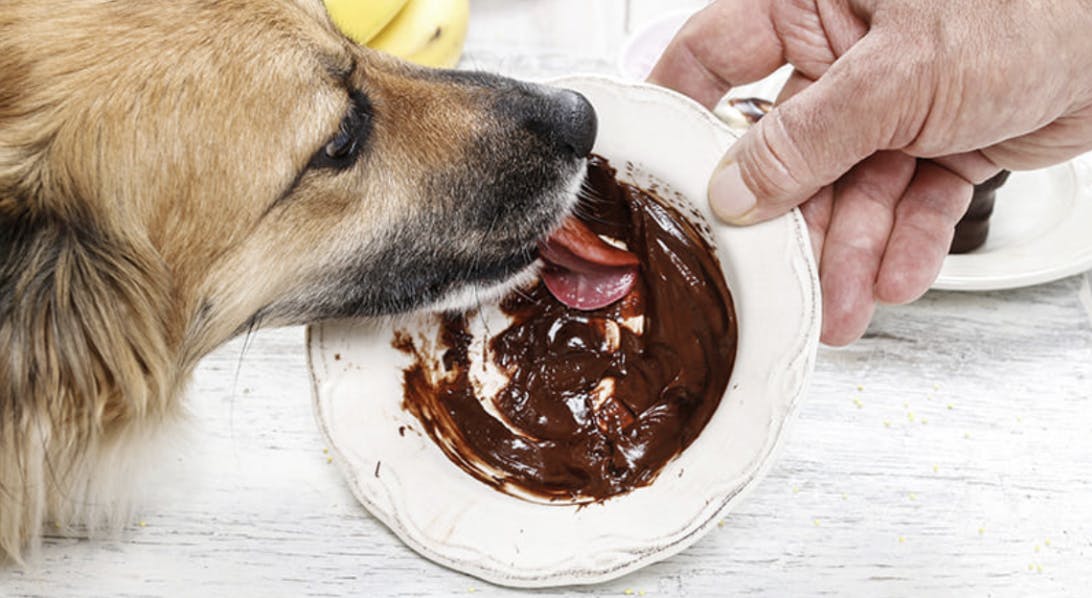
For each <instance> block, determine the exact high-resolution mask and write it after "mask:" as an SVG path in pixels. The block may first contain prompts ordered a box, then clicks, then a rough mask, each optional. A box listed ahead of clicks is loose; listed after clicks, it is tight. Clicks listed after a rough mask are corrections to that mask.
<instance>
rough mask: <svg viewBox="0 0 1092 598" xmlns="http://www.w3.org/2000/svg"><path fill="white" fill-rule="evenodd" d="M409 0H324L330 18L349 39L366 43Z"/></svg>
mask: <svg viewBox="0 0 1092 598" xmlns="http://www.w3.org/2000/svg"><path fill="white" fill-rule="evenodd" d="M408 1H409V0H325V2H326V11H327V12H329V13H330V19H331V20H333V22H334V25H337V28H338V29H340V30H341V32H342V33H344V34H345V35H346V37H348V38H349V39H351V40H353V41H354V42H356V43H358V44H361V45H363V44H366V43H368V42H369V41H370V40H371V39H372V38H373V37H375V35H376V34H377V33H379V32H380V31H381V30H382V29H383V28H384V27H386V26H387V24H388V23H390V22H391V21H393V20H394V18H395V17H396V16H398V13H399V11H401V10H402V8H404V7H405V6H406V4H407V3H408Z"/></svg>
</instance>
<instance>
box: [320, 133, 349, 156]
mask: <svg viewBox="0 0 1092 598" xmlns="http://www.w3.org/2000/svg"><path fill="white" fill-rule="evenodd" d="M354 149H356V140H355V139H353V136H352V135H351V134H349V132H347V131H338V134H337V135H335V136H334V138H333V139H331V140H330V142H329V143H327V144H326V147H325V148H323V151H325V152H326V157H327V158H330V159H331V160H344V159H345V158H346V157H348V156H349V155H350V154H352V153H353V150H354Z"/></svg>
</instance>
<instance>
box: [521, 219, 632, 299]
mask: <svg viewBox="0 0 1092 598" xmlns="http://www.w3.org/2000/svg"><path fill="white" fill-rule="evenodd" d="M539 256H540V257H541V258H542V260H543V261H544V262H546V267H545V268H544V269H543V271H542V280H543V281H544V282H545V283H546V288H548V289H549V290H550V293H552V294H553V296H554V297H556V298H557V300H558V301H560V302H562V303H564V304H565V305H568V306H569V307H572V308H575V309H582V310H593V309H599V308H600V307H606V306H608V305H610V304H611V303H614V302H615V301H618V300H619V299H621V298H622V297H625V296H626V294H627V293H629V291H630V289H632V288H633V285H634V284H635V283H636V282H637V264H638V260H637V256H636V255H634V254H633V253H631V252H629V251H625V250H624V249H618V248H617V247H614V246H612V245H610V244H609V243H607V242H606V241H604V240H603V239H600V238H599V236H598V235H596V234H595V233H594V232H592V230H591V229H589V228H588V227H587V226H586V225H585V224H584V223H583V222H581V221H579V220H577V219H576V218H575V217H572V216H570V217H569V218H568V219H567V220H566V221H565V223H564V224H563V225H562V226H561V229H560V230H558V231H557V232H556V233H554V234H553V235H551V236H550V238H549V239H547V240H546V241H545V242H544V243H542V244H541V245H539Z"/></svg>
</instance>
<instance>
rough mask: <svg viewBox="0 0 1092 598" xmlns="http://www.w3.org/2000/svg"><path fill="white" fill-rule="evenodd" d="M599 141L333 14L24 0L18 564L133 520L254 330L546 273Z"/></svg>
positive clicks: (1, 413) (5, 279) (12, 71)
mask: <svg viewBox="0 0 1092 598" xmlns="http://www.w3.org/2000/svg"><path fill="white" fill-rule="evenodd" d="M595 127H596V121H595V113H594V110H593V109H592V108H591V106H590V104H589V103H588V102H587V100H586V99H584V98H583V97H582V96H580V95H578V94H575V93H573V92H567V91H561V90H553V89H550V88H546V87H541V86H535V85H532V84H528V83H522V82H517V81H514V80H510V79H506V78H502V77H499V76H494V75H489V74H484V73H477V72H461V71H451V70H430V69H424V68H418V67H415V66H411V65H409V64H407V63H404V62H401V61H399V60H396V59H393V58H391V57H387V56H384V55H381V54H379V53H376V52H373V51H369V50H367V49H365V48H362V47H360V46H357V45H354V44H353V43H352V42H350V41H349V40H347V39H346V38H345V37H343V36H342V35H341V34H339V33H338V31H337V30H336V29H335V27H334V26H333V25H332V24H331V22H330V20H329V18H328V17H327V16H326V13H325V10H324V7H323V5H322V2H321V0H216V1H209V0H132V1H129V2H116V1H111V0H51V1H50V2H41V1H40V0H0V346H2V347H3V350H2V351H3V352H2V353H0V552H2V553H3V554H4V555H6V557H7V558H9V559H14V560H16V561H19V560H21V559H25V558H26V557H27V555H28V554H30V552H29V551H28V549H33V547H34V546H36V545H38V544H39V543H40V538H41V535H42V532H43V524H44V522H49V523H50V524H54V523H55V524H57V525H61V526H67V525H70V524H76V523H78V524H81V525H91V526H98V525H102V524H103V522H108V521H110V520H111V514H116V513H118V512H120V511H119V509H120V507H119V504H121V503H123V502H124V500H123V499H122V496H123V495H124V494H125V492H124V490H125V488H126V487H127V486H130V485H132V484H133V482H132V479H131V476H130V474H129V472H130V467H131V464H132V463H133V462H135V461H139V459H140V458H141V457H142V456H143V455H144V453H145V452H146V451H145V447H147V446H149V445H150V444H149V443H152V442H154V440H155V439H156V438H158V437H161V436H162V435H164V434H167V433H169V429H170V427H171V426H172V424H174V423H175V422H177V421H178V420H179V418H180V416H181V414H182V412H183V410H182V406H181V400H180V399H181V393H182V390H183V389H184V387H185V384H186V380H187V378H188V377H189V376H190V373H191V372H192V371H193V369H194V366H195V365H196V364H197V363H198V361H199V360H200V359H201V358H202V356H204V355H206V354H207V353H209V352H210V351H211V350H213V349H215V348H216V347H217V346H219V345H221V344H222V343H224V342H225V341H227V340H229V339H231V338H232V337H234V336H236V335H239V334H240V333H242V332H245V331H249V330H252V329H255V328H258V327H262V326H286V325H298V324H305V323H309V322H314V321H317V320H322V319H327V318H345V317H375V316H384V315H388V314H397V313H402V312H407V311H412V310H420V309H430V308H453V307H459V306H460V305H466V303H467V301H468V299H469V298H472V297H484V296H490V295H496V294H498V293H500V292H502V291H503V290H504V289H507V288H509V287H511V286H512V285H513V284H515V283H516V282H518V281H519V280H523V279H526V278H527V277H528V276H529V275H530V274H529V273H532V272H533V270H534V268H535V267H536V263H537V262H536V247H537V246H538V243H539V242H540V241H541V240H543V239H544V238H546V237H547V236H548V235H549V234H550V233H551V232H552V231H554V230H556V229H557V227H558V226H559V225H560V223H561V221H562V219H563V218H564V217H565V216H566V215H567V214H568V213H570V212H571V210H572V209H573V208H574V206H575V204H576V196H577V191H578V188H579V186H580V182H581V180H582V177H583V173H584V170H585V165H586V156H587V154H588V152H589V151H590V149H591V146H592V144H593V142H594V139H595V135H596V131H595Z"/></svg>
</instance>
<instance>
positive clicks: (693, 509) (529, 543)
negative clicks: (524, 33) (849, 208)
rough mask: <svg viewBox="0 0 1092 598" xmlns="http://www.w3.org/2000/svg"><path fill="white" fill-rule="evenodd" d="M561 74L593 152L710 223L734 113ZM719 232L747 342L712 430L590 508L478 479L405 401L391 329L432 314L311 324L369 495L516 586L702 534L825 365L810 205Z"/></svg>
mask: <svg viewBox="0 0 1092 598" xmlns="http://www.w3.org/2000/svg"><path fill="white" fill-rule="evenodd" d="M557 83H558V84H559V85H561V86H563V87H568V88H571V89H575V90H577V91H580V92H581V93H583V94H585V95H586V96H587V97H588V99H589V100H591V102H592V103H593V104H594V105H595V106H596V108H597V110H598V113H599V118H600V134H599V141H598V142H597V143H596V147H595V151H596V152H597V153H600V154H602V155H604V156H606V157H607V158H608V159H610V160H611V162H612V164H613V165H614V166H615V167H617V168H618V170H619V174H620V177H621V178H623V179H627V180H629V181H630V182H634V183H637V184H644V185H647V184H649V183H650V182H653V181H656V182H658V183H659V184H660V191H661V194H662V195H665V196H674V197H679V198H684V199H682V200H681V201H684V202H686V201H688V200H686V199H685V198H690V199H691V200H693V204H692V207H691V208H690V209H691V210H692V211H695V212H696V213H697V214H700V216H701V217H702V218H704V219H705V220H706V221H707V222H713V220H712V217H711V214H710V213H709V211H708V209H707V207H706V202H705V201H704V197H705V186H706V182H707V181H708V179H709V176H710V174H711V172H712V170H713V168H714V166H715V165H716V163H717V161H718V160H719V158H720V157H721V155H722V154H723V153H724V151H725V149H726V148H727V147H728V146H729V145H731V143H732V142H733V141H734V137H733V135H732V134H731V133H730V132H729V130H728V129H727V127H725V126H724V125H723V124H721V123H720V122H719V121H718V120H717V119H716V118H715V117H713V116H712V114H710V113H709V112H707V111H706V110H704V109H702V108H701V107H700V106H698V105H697V104H696V103H694V102H692V101H691V100H689V99H686V98H684V97H682V96H680V95H678V94H675V93H672V92H669V91H665V90H662V89H658V88H654V87H649V86H645V85H640V84H628V83H621V82H618V81H614V80H610V79H604V78H599V77H575V78H568V79H564V80H562V81H559V82H557ZM627 173H628V174H627ZM676 192H677V194H678V195H676ZM708 232H709V233H710V234H711V235H712V236H713V238H714V239H715V242H716V244H717V255H718V257H719V259H720V261H721V263H722V264H723V266H724V272H725V276H726V279H727V282H728V284H729V287H730V288H731V290H732V293H733V297H734V301H735V305H736V310H737V313H738V316H739V345H738V356H737V360H736V365H735V370H734V371H733V373H732V379H731V382H730V386H729V391H728V392H727V394H726V395H725V398H724V400H723V401H722V402H721V404H720V407H719V408H718V410H717V411H716V413H715V414H714V415H713V417H712V419H711V420H710V422H709V423H708V425H707V426H706V428H705V430H704V431H703V432H702V434H701V435H700V436H699V437H698V438H697V439H696V440H695V441H694V443H693V444H692V445H691V446H690V447H689V448H688V449H687V450H685V451H684V452H683V453H682V454H680V455H679V456H678V457H677V458H676V459H675V460H673V461H671V462H670V463H668V465H667V466H666V467H665V468H664V469H663V471H662V472H661V474H660V476H659V477H658V478H657V479H656V481H655V482H653V483H652V484H651V485H649V486H647V487H645V488H639V489H637V490H635V491H633V492H631V493H629V494H625V495H622V496H619V497H615V498H612V499H609V500H607V501H605V502H602V503H596V504H592V505H587V506H583V507H579V508H578V507H576V506H572V505H546V504H541V503H536V502H531V501H527V500H521V499H518V498H514V497H512V496H509V495H507V494H503V493H500V492H498V491H496V490H494V489H492V488H490V487H488V486H486V485H484V484H482V483H480V482H478V481H477V480H475V479H473V478H471V477H470V476H469V475H467V474H466V473H464V472H463V471H462V470H460V469H459V468H458V467H457V466H456V465H454V464H452V463H451V462H450V461H449V460H448V458H447V457H446V456H444V454H443V453H442V452H441V451H440V449H439V448H438V447H437V446H436V445H435V444H434V443H433V441H432V440H431V439H429V438H428V437H427V436H426V435H424V434H423V433H420V432H419V431H420V430H421V426H420V425H419V424H418V422H417V421H416V420H415V418H414V417H413V416H412V415H410V414H409V413H407V412H406V411H404V410H403V409H402V407H401V403H402V390H403V389H402V370H403V368H404V367H406V366H407V365H408V364H409V361H410V360H409V358H408V357H407V356H405V355H403V354H402V353H400V352H397V351H395V350H393V349H392V348H391V345H390V343H391V338H392V334H393V329H395V328H400V329H410V330H417V331H421V330H424V329H426V328H427V327H428V326H430V325H431V324H429V323H428V322H429V318H430V317H426V316H417V317H415V318H410V319H408V320H405V321H402V322H394V323H392V322H386V323H378V322H359V321H358V322H330V323H326V324H321V325H317V326H314V327H312V328H311V329H310V330H309V332H308V355H309V360H310V366H311V372H312V376H313V382H314V390H315V409H316V415H317V417H318V421H319V424H320V426H321V429H322V433H323V434H324V435H325V437H326V439H327V441H328V442H329V444H330V446H331V447H332V450H333V454H334V456H335V458H336V460H337V462H338V464H339V465H340V467H341V470H342V472H343V473H344V474H345V476H346V478H347V479H348V482H349V485H350V486H351V488H352V490H353V492H354V493H355V494H356V496H357V498H358V499H359V500H360V501H361V502H362V503H363V504H364V506H365V507H367V509H368V510H369V511H370V512H371V513H372V514H373V515H375V516H376V517H377V518H379V519H380V520H381V521H383V522H384V523H385V524H386V525H387V526H388V527H390V529H391V530H392V531H394V533H396V534H397V535H398V536H399V537H400V538H401V539H402V540H403V541H404V542H405V543H406V544H408V545H409V546H410V547H412V548H413V549H414V550H416V551H418V552H419V553H421V554H422V555H424V556H425V557H427V558H429V559H432V560H434V561H436V562H438V563H441V564H444V565H447V566H449V567H451V568H453V569H457V570H459V571H463V572H466V573H469V574H471V575H475V576H477V577H480V578H483V579H485V580H488V581H491V582H495V583H498V584H503V585H509V586H522V587H542V586H556V585H567V584H575V583H590V582H597V581H604V580H607V579H611V578H615V577H618V576H621V575H623V574H625V573H627V572H629V571H632V570H634V569H637V568H639V567H641V566H643V565H646V564H649V563H652V562H655V561H658V560H661V559H663V558H666V557H668V556H670V555H672V554H674V553H676V552H678V551H680V550H682V549H683V548H685V547H687V546H689V545H690V544H692V543H694V542H695V541H697V540H698V538H699V537H701V536H702V535H703V534H704V533H705V532H707V531H708V530H709V529H710V528H711V527H712V526H713V525H714V524H715V522H716V521H717V520H718V519H719V518H720V517H723V516H724V514H725V513H726V512H727V511H729V510H730V509H731V508H732V507H733V506H734V505H735V504H736V503H737V502H738V501H739V500H740V499H741V498H742V496H743V495H744V494H745V493H746V492H747V491H748V490H749V489H751V488H752V487H754V485H755V483H756V482H757V480H758V479H759V477H760V476H761V475H762V474H763V473H764V472H765V470H766V468H767V467H769V465H770V463H771V462H772V459H773V455H774V453H775V449H776V448H777V446H778V444H779V441H780V439H781V438H782V437H783V434H784V431H785V427H786V425H787V424H788V422H789V421H790V419H791V417H792V415H793V414H794V412H795V410H796V407H797V405H798V404H799V401H800V400H801V397H802V396H803V394H804V392H805V389H806V387H807V382H808V379H809V377H810V375H811V372H812V369H813V367H814V361H815V352H816V348H817V345H818V336H819V320H820V299H819V284H818V275H817V271H816V267H815V264H814V261H813V259H812V256H811V253H810V248H809V244H808V239H807V233H806V229H805V227H804V224H803V220H802V219H801V217H800V215H799V213H798V212H793V213H791V214H788V215H786V216H784V217H782V218H780V219H778V220H775V221H772V222H768V223H765V224H762V225H759V226H755V227H750V228H745V229H737V228H728V227H723V226H716V227H715V228H713V229H711V230H709V231H708ZM489 317H495V315H494V316H489ZM492 329H493V331H494V332H496V331H498V330H499V328H497V327H495V326H494V327H492ZM471 352H472V353H473V351H471ZM402 427H405V429H403V430H402V432H404V433H400V428H402Z"/></svg>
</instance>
